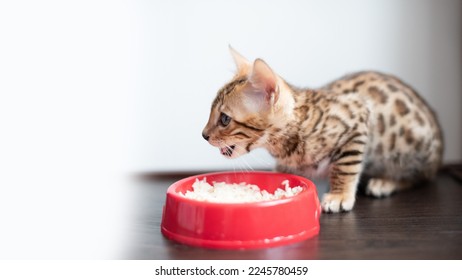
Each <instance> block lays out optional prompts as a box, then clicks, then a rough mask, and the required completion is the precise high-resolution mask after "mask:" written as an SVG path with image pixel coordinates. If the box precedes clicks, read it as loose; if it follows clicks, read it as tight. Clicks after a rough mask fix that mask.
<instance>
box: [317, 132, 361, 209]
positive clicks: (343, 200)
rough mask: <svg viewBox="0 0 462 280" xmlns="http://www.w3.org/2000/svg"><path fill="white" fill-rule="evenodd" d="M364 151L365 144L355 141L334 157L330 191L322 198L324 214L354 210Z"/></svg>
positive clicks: (330, 171) (331, 168)
mask: <svg viewBox="0 0 462 280" xmlns="http://www.w3.org/2000/svg"><path fill="white" fill-rule="evenodd" d="M364 150H365V144H364V142H363V141H362V140H359V139H354V140H352V141H350V142H349V143H347V144H346V145H344V146H343V147H342V148H341V149H340V150H339V151H338V152H337V153H336V155H335V156H333V158H332V164H331V166H330V170H329V182H330V191H329V192H328V193H326V194H325V195H324V196H323V198H322V209H323V210H324V212H328V213H329V212H330V213H337V212H340V211H350V210H351V209H353V206H354V204H355V197H356V189H357V185H358V182H359V178H360V176H361V172H362V167H363V159H364Z"/></svg>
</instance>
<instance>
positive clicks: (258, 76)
mask: <svg viewBox="0 0 462 280" xmlns="http://www.w3.org/2000/svg"><path fill="white" fill-rule="evenodd" d="M249 81H250V83H251V84H252V86H253V88H254V89H255V90H256V91H258V92H259V93H260V94H261V93H263V95H264V97H265V100H266V102H268V103H269V105H271V106H273V105H274V104H276V102H277V100H278V98H279V88H278V85H277V76H276V74H274V72H273V70H271V68H270V67H269V66H268V64H266V62H264V61H263V60H261V59H257V60H255V62H254V63H253V68H252V73H251V74H250V75H249Z"/></svg>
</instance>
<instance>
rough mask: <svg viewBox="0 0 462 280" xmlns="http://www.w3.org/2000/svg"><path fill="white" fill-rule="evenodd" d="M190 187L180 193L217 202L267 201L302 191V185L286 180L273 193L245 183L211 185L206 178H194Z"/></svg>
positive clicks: (192, 197)
mask: <svg viewBox="0 0 462 280" xmlns="http://www.w3.org/2000/svg"><path fill="white" fill-rule="evenodd" d="M192 187H193V191H186V193H185V194H181V195H182V196H184V197H187V198H190V199H194V200H199V201H208V202H218V203H244V202H257V201H269V200H276V199H281V198H285V197H291V196H294V195H297V194H298V193H300V192H301V191H302V187H299V186H297V187H292V188H291V187H290V186H289V181H288V180H285V181H283V182H282V183H281V187H282V188H278V189H276V191H275V192H274V193H273V194H271V193H269V192H267V191H266V190H260V188H259V187H258V186H256V185H251V184H246V183H240V184H226V183H223V182H213V186H212V185H210V184H209V183H207V180H206V178H204V179H202V180H201V181H200V180H198V179H196V181H195V182H194V184H193V185H192Z"/></svg>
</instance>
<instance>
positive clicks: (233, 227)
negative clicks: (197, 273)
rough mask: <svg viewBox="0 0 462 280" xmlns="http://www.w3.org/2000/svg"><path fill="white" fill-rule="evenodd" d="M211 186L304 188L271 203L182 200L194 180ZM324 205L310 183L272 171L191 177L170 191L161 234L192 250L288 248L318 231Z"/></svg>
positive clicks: (178, 183)
mask: <svg viewBox="0 0 462 280" xmlns="http://www.w3.org/2000/svg"><path fill="white" fill-rule="evenodd" d="M204 177H205V178H207V182H209V183H213V182H226V183H241V182H245V183H247V184H255V185H257V186H259V187H260V189H262V190H263V189H266V190H267V191H268V192H270V193H273V192H274V191H275V190H276V189H277V188H279V187H281V183H282V181H284V180H289V185H290V186H291V187H295V186H301V187H302V188H303V190H302V191H301V192H300V193H298V194H297V195H295V196H293V197H289V198H283V199H278V200H272V201H262V202H250V203H223V204H222V203H214V202H204V201H197V200H193V199H189V198H185V197H183V196H180V195H179V193H185V192H186V191H187V190H192V184H193V183H194V181H195V180H196V179H199V180H202V179H203V178H204ZM320 215H321V207H320V204H319V200H318V196H317V192H316V187H315V185H314V184H313V182H311V181H310V180H308V179H306V178H303V177H299V176H295V175H292V174H283V173H272V172H221V173H209V174H202V175H198V176H192V177H188V178H185V179H183V180H180V181H178V182H176V183H174V184H172V185H171V186H170V187H169V188H168V190H167V198H166V202H165V205H164V209H163V215H162V225H161V231H162V233H163V234H164V236H166V237H167V238H169V239H172V240H174V241H177V242H180V243H184V244H187V245H192V246H200V247H206V248H221V249H251V248H265V247H272V246H278V245H285V244H290V243H294V242H298V241H302V240H305V239H307V238H310V237H312V236H315V235H317V234H318V232H319V217H320Z"/></svg>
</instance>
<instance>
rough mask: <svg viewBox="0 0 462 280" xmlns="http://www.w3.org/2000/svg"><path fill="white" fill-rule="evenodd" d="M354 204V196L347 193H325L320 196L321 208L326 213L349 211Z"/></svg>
mask: <svg viewBox="0 0 462 280" xmlns="http://www.w3.org/2000/svg"><path fill="white" fill-rule="evenodd" d="M354 205H355V196H354V195H347V194H337V193H326V194H325V195H324V196H323V198H322V203H321V206H322V210H323V211H324V212H327V213H338V212H341V211H350V210H351V209H353V206H354Z"/></svg>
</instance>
